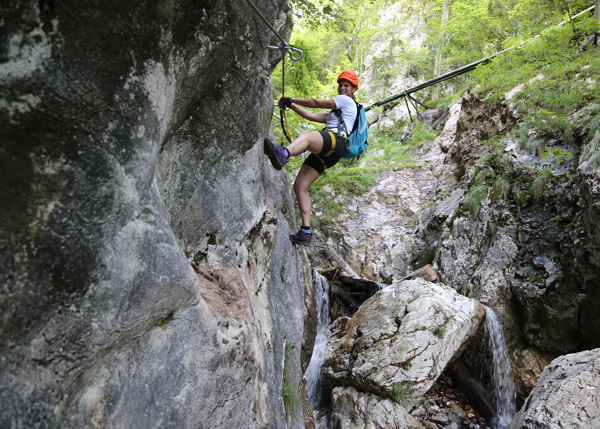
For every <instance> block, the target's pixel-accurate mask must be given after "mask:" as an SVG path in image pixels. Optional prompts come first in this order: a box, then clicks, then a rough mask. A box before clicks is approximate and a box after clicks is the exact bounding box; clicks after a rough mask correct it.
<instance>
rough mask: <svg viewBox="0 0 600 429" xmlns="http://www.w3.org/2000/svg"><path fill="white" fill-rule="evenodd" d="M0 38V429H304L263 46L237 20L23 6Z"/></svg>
mask: <svg viewBox="0 0 600 429" xmlns="http://www.w3.org/2000/svg"><path fill="white" fill-rule="evenodd" d="M255 3H256V5H257V7H258V8H259V9H260V10H261V11H262V13H263V14H264V15H265V16H266V17H267V19H268V20H269V21H270V22H272V23H273V25H274V26H275V27H276V28H278V29H280V31H281V32H282V34H284V35H285V32H286V30H285V28H284V25H285V22H286V12H287V10H286V8H287V5H286V3H285V2H283V1H277V2H275V3H273V2H265V1H260V0H258V1H256V2H255ZM0 36H1V37H0V153H1V155H2V156H1V157H0V163H1V166H0V174H1V181H0V183H1V185H0V200H1V202H0V207H1V208H0V224H1V225H2V226H1V227H0V288H1V289H0V308H1V311H0V314H1V318H2V319H1V324H0V338H1V339H2V341H1V343H0V362H1V364H0V385H1V386H2V389H0V426H1V427H15V428H33V427H44V428H45V427H51V428H52V427H131V428H136V427H137V428H142V427H143V428H150V427H157V428H158V427H160V428H165V427H177V428H185V427H190V428H191V427H193V428H197V427H211V428H217V427H277V428H280V427H302V426H303V423H302V413H301V409H300V406H299V402H300V393H299V392H300V387H299V386H300V380H301V362H300V350H301V341H302V335H303V308H304V303H303V300H304V283H303V276H305V275H306V273H305V271H304V269H303V262H302V258H301V255H300V254H298V253H297V251H296V250H295V249H294V248H293V247H292V246H291V245H290V243H289V240H288V238H287V234H288V232H289V231H290V229H291V226H293V222H294V220H293V216H292V213H293V211H292V202H291V198H290V194H289V191H288V187H287V182H286V179H285V175H284V174H283V173H277V174H275V173H274V172H273V171H271V170H270V166H269V164H268V162H267V161H266V160H265V157H264V156H263V154H262V144H261V142H260V140H261V136H262V135H264V134H265V133H266V132H267V131H268V122H269V115H270V114H271V111H272V105H273V100H272V98H271V95H270V90H269V85H268V74H269V73H270V72H271V71H272V69H273V67H274V65H275V63H276V60H275V59H273V58H270V57H269V51H268V50H267V48H266V46H267V45H269V44H271V43H272V42H271V40H270V39H271V37H272V34H271V33H270V32H269V31H268V28H267V27H266V26H265V25H264V24H263V23H262V22H261V21H260V20H259V19H258V18H257V17H256V16H255V15H253V12H252V9H251V8H250V7H249V6H248V5H247V4H246V3H244V2H237V3H236V2H233V3H232V2H229V1H224V2H216V1H211V0H208V1H202V2H195V1H185V0H184V1H180V2H172V1H168V0H164V1H157V2H133V3H127V2H125V3H124V2H115V1H105V2H91V3H90V2H87V3H81V2H77V1H65V2H53V1H39V2H38V1H26V0H20V1H16V2H11V3H10V4H8V3H7V4H6V5H3V6H2V21H1V23H0Z"/></svg>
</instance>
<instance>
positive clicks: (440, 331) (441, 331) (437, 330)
mask: <svg viewBox="0 0 600 429" xmlns="http://www.w3.org/2000/svg"><path fill="white" fill-rule="evenodd" d="M446 331H447V329H446V328H445V327H444V326H436V327H434V328H431V332H432V333H433V335H435V336H438V337H440V338H444V336H445V335H446Z"/></svg>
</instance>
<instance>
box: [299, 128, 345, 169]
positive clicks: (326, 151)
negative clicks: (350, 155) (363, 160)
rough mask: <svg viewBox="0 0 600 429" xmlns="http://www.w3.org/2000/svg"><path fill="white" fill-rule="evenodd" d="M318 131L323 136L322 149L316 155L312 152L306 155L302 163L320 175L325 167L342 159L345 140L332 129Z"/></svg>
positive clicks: (331, 165)
mask: <svg viewBox="0 0 600 429" xmlns="http://www.w3.org/2000/svg"><path fill="white" fill-rule="evenodd" d="M319 132H320V133H321V136H322V137H323V149H322V150H321V152H320V153H319V154H318V155H316V154H314V153H311V154H310V155H308V158H306V161H304V164H305V165H308V166H309V167H312V168H314V169H315V170H317V172H318V173H319V175H321V174H323V172H324V171H325V169H326V168H331V167H333V166H334V165H335V164H337V163H338V161H339V160H340V159H342V156H344V154H345V153H346V140H345V139H344V138H343V137H340V136H338V135H337V134H335V133H334V132H332V131H319ZM332 136H333V139H332ZM334 142H335V143H334Z"/></svg>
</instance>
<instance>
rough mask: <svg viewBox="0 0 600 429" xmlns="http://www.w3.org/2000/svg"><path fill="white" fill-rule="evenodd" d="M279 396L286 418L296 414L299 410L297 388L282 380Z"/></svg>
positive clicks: (291, 383) (298, 390) (298, 392)
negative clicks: (280, 396)
mask: <svg viewBox="0 0 600 429" xmlns="http://www.w3.org/2000/svg"><path fill="white" fill-rule="evenodd" d="M281 395H282V397H283V406H284V407H285V411H286V414H287V415H288V416H293V415H294V414H296V411H297V410H298V409H299V408H300V389H299V387H298V386H297V385H296V384H295V383H293V382H291V381H289V380H283V382H282V384H281Z"/></svg>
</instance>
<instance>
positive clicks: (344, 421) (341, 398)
mask: <svg viewBox="0 0 600 429" xmlns="http://www.w3.org/2000/svg"><path fill="white" fill-rule="evenodd" d="M332 402H333V405H332V410H331V427H332V428H334V429H342V428H344V429H379V428H394V427H398V428H403V429H423V425H421V423H419V421H418V420H417V419H415V418H414V417H413V416H411V415H410V414H409V413H408V411H406V408H404V407H403V406H402V405H400V404H397V403H395V402H393V401H391V400H389V399H384V398H378V397H377V396H375V395H369V394H364V393H361V392H359V391H358V390H356V389H354V388H353V387H345V388H344V387H336V388H335V389H333V393H332Z"/></svg>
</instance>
